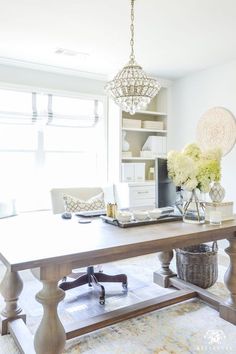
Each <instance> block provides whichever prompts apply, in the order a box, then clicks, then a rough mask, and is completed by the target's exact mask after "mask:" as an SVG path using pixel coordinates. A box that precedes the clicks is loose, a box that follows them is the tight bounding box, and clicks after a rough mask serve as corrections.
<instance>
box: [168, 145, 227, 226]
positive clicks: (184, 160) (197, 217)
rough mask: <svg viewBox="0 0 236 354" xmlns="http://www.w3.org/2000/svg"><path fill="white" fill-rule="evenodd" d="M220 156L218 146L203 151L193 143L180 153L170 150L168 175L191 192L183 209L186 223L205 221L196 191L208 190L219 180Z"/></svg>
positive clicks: (201, 204) (176, 183) (205, 191)
mask: <svg viewBox="0 0 236 354" xmlns="http://www.w3.org/2000/svg"><path fill="white" fill-rule="evenodd" d="M221 157H222V153H221V150H220V149H214V150H207V151H202V150H201V149H200V147H199V146H198V145H197V144H195V143H193V144H189V145H187V146H186V147H185V148H184V150H183V151H181V152H178V151H170V152H169V154H168V160H167V166H168V174H169V177H170V178H171V179H172V180H173V182H174V184H175V185H176V186H179V187H182V188H183V189H184V190H186V191H191V195H190V197H189V199H188V200H187V201H186V203H185V205H184V208H183V220H184V221H185V222H191V223H193V222H196V223H202V222H204V221H205V215H204V214H205V213H204V205H203V203H202V202H201V201H199V197H198V195H197V190H200V191H201V192H204V193H207V192H209V191H210V188H211V183H212V182H219V181H220V178H221Z"/></svg>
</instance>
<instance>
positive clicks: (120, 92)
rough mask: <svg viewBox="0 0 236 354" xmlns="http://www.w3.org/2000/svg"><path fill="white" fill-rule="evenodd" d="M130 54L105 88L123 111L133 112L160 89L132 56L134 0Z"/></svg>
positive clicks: (132, 18) (142, 107)
mask: <svg viewBox="0 0 236 354" xmlns="http://www.w3.org/2000/svg"><path fill="white" fill-rule="evenodd" d="M130 31H131V40H130V46H131V54H130V60H129V62H128V64H126V65H125V66H124V68H123V69H121V70H120V71H119V72H118V74H117V75H116V76H115V77H114V79H113V80H112V81H109V82H108V83H107V84H106V86H105V90H106V91H107V93H108V94H110V96H111V97H112V98H113V99H114V101H115V102H116V103H117V104H118V105H119V106H120V108H121V109H122V110H123V111H126V112H129V113H130V114H135V112H136V111H139V110H142V109H145V108H146V106H147V105H148V104H149V102H150V101H151V99H152V98H153V97H155V96H156V95H157V93H158V91H159V90H160V88H161V86H160V84H159V83H158V82H157V81H156V80H154V79H152V78H149V77H148V76H147V74H146V73H145V72H144V71H143V69H142V67H141V66H140V65H139V64H137V62H136V61H135V56H134V0H131V26H130Z"/></svg>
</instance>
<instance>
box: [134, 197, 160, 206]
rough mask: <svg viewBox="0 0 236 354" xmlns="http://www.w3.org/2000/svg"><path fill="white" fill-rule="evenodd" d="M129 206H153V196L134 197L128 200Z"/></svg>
mask: <svg viewBox="0 0 236 354" xmlns="http://www.w3.org/2000/svg"><path fill="white" fill-rule="evenodd" d="M130 207H131V208H136V207H142V208H143V207H149V208H150V207H153V208H155V199H154V198H147V199H136V200H133V201H131V202H130Z"/></svg>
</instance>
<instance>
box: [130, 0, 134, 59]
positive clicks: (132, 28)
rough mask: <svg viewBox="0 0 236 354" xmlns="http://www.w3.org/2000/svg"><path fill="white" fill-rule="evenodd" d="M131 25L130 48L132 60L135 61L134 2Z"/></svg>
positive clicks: (132, 4) (132, 2) (132, 3)
mask: <svg viewBox="0 0 236 354" xmlns="http://www.w3.org/2000/svg"><path fill="white" fill-rule="evenodd" d="M130 17H131V25H130V32H131V39H130V46H131V54H130V59H131V60H134V0H131V16H130Z"/></svg>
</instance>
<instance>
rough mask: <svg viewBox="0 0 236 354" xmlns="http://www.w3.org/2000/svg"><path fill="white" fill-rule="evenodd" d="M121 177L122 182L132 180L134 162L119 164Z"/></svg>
mask: <svg viewBox="0 0 236 354" xmlns="http://www.w3.org/2000/svg"><path fill="white" fill-rule="evenodd" d="M121 178H122V181H123V182H134V164H133V163H132V162H123V163H122V164H121Z"/></svg>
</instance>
